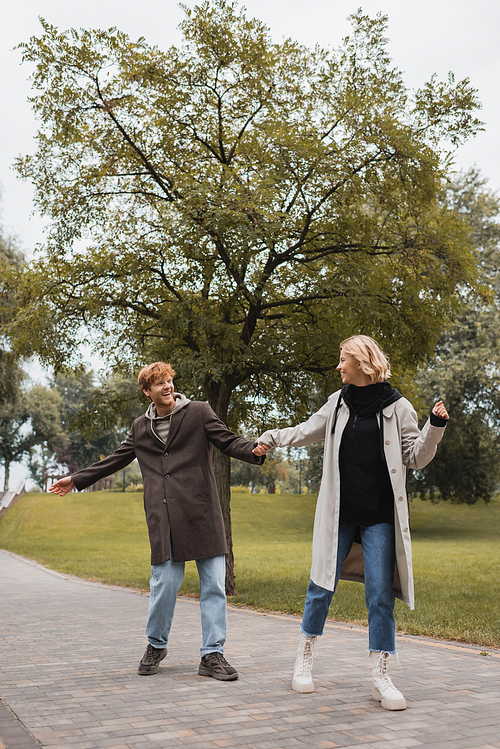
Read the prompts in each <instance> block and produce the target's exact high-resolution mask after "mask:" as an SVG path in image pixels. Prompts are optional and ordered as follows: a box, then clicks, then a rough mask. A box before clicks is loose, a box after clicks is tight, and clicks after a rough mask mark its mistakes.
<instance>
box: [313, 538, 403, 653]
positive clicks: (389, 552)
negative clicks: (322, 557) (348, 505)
mask: <svg viewBox="0 0 500 749" xmlns="http://www.w3.org/2000/svg"><path fill="white" fill-rule="evenodd" d="M359 530H360V533H361V548H362V549H363V557H364V563H365V601H366V605H367V607H368V627H369V645H368V649H369V650H372V651H375V652H381V651H384V652H387V653H395V652H396V623H395V620H394V590H393V581H394V561H395V540H394V527H393V526H392V525H390V524H389V523H378V524H377V525H368V526H360V527H359ZM355 533H356V528H355V527H354V526H351V525H341V526H339V546H338V554H337V571H336V576H335V589H336V588H337V583H338V581H339V577H340V571H341V569H342V565H343V564H344V561H345V559H346V557H347V555H348V554H349V552H350V550H351V546H352V544H353V541H354V536H355ZM334 592H335V590H333V591H332V590H326V588H321V587H320V586H319V585H316V584H315V583H313V581H312V580H311V581H310V583H309V587H308V588H307V595H306V602H305V606H304V616H303V618H302V632H303V633H304V634H305V635H308V636H309V637H317V636H319V635H322V634H323V629H324V626H325V621H326V617H327V616H328V610H329V608H330V604H331V602H332V597H333V594H334Z"/></svg>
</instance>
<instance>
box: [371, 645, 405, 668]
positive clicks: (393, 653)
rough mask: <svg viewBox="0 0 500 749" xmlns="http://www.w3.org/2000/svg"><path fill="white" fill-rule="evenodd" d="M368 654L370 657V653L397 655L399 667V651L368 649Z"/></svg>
mask: <svg viewBox="0 0 500 749" xmlns="http://www.w3.org/2000/svg"><path fill="white" fill-rule="evenodd" d="M366 652H367V653H368V655H370V653H389V655H390V656H394V655H395V656H396V661H397V663H398V665H399V653H398V651H397V650H383V649H382V650H375V649H374V648H366Z"/></svg>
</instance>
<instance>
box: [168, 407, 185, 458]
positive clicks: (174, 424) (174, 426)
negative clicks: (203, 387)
mask: <svg viewBox="0 0 500 749" xmlns="http://www.w3.org/2000/svg"><path fill="white" fill-rule="evenodd" d="M185 414H186V408H185V407H184V408H183V409H182V410H181V411H178V412H177V413H176V414H173V416H172V418H171V419H170V431H169V433H168V439H167V443H166V447H167V448H168V447H170V445H171V444H172V440H173V439H174V437H175V435H176V434H177V431H178V429H179V427H180V425H181V423H182V420H183V418H184V416H185Z"/></svg>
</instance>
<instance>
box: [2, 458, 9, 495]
mask: <svg viewBox="0 0 500 749" xmlns="http://www.w3.org/2000/svg"><path fill="white" fill-rule="evenodd" d="M4 467H5V477H4V480H3V490H4V492H8V491H9V479H10V460H6V461H5V462H4Z"/></svg>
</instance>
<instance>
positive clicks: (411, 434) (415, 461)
mask: <svg viewBox="0 0 500 749" xmlns="http://www.w3.org/2000/svg"><path fill="white" fill-rule="evenodd" d="M402 400H403V399H402ZM405 405H407V407H406V408H405V409H404V410H402V412H401V414H400V430H401V451H402V456H403V463H404V465H405V466H406V467H407V468H411V469H413V470H419V469H420V468H424V467H425V466H426V465H427V464H428V463H430V462H431V460H432V459H433V457H434V455H435V454H436V448H437V446H438V444H439V443H440V442H441V440H442V438H443V435H444V430H445V428H446V427H433V426H432V425H431V422H430V419H428V420H427V422H426V423H425V425H424V427H423V429H422V430H420V429H419V428H418V417H417V414H416V411H415V409H414V408H413V406H412V405H411V404H410V403H409V402H408V401H406V403H405Z"/></svg>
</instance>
